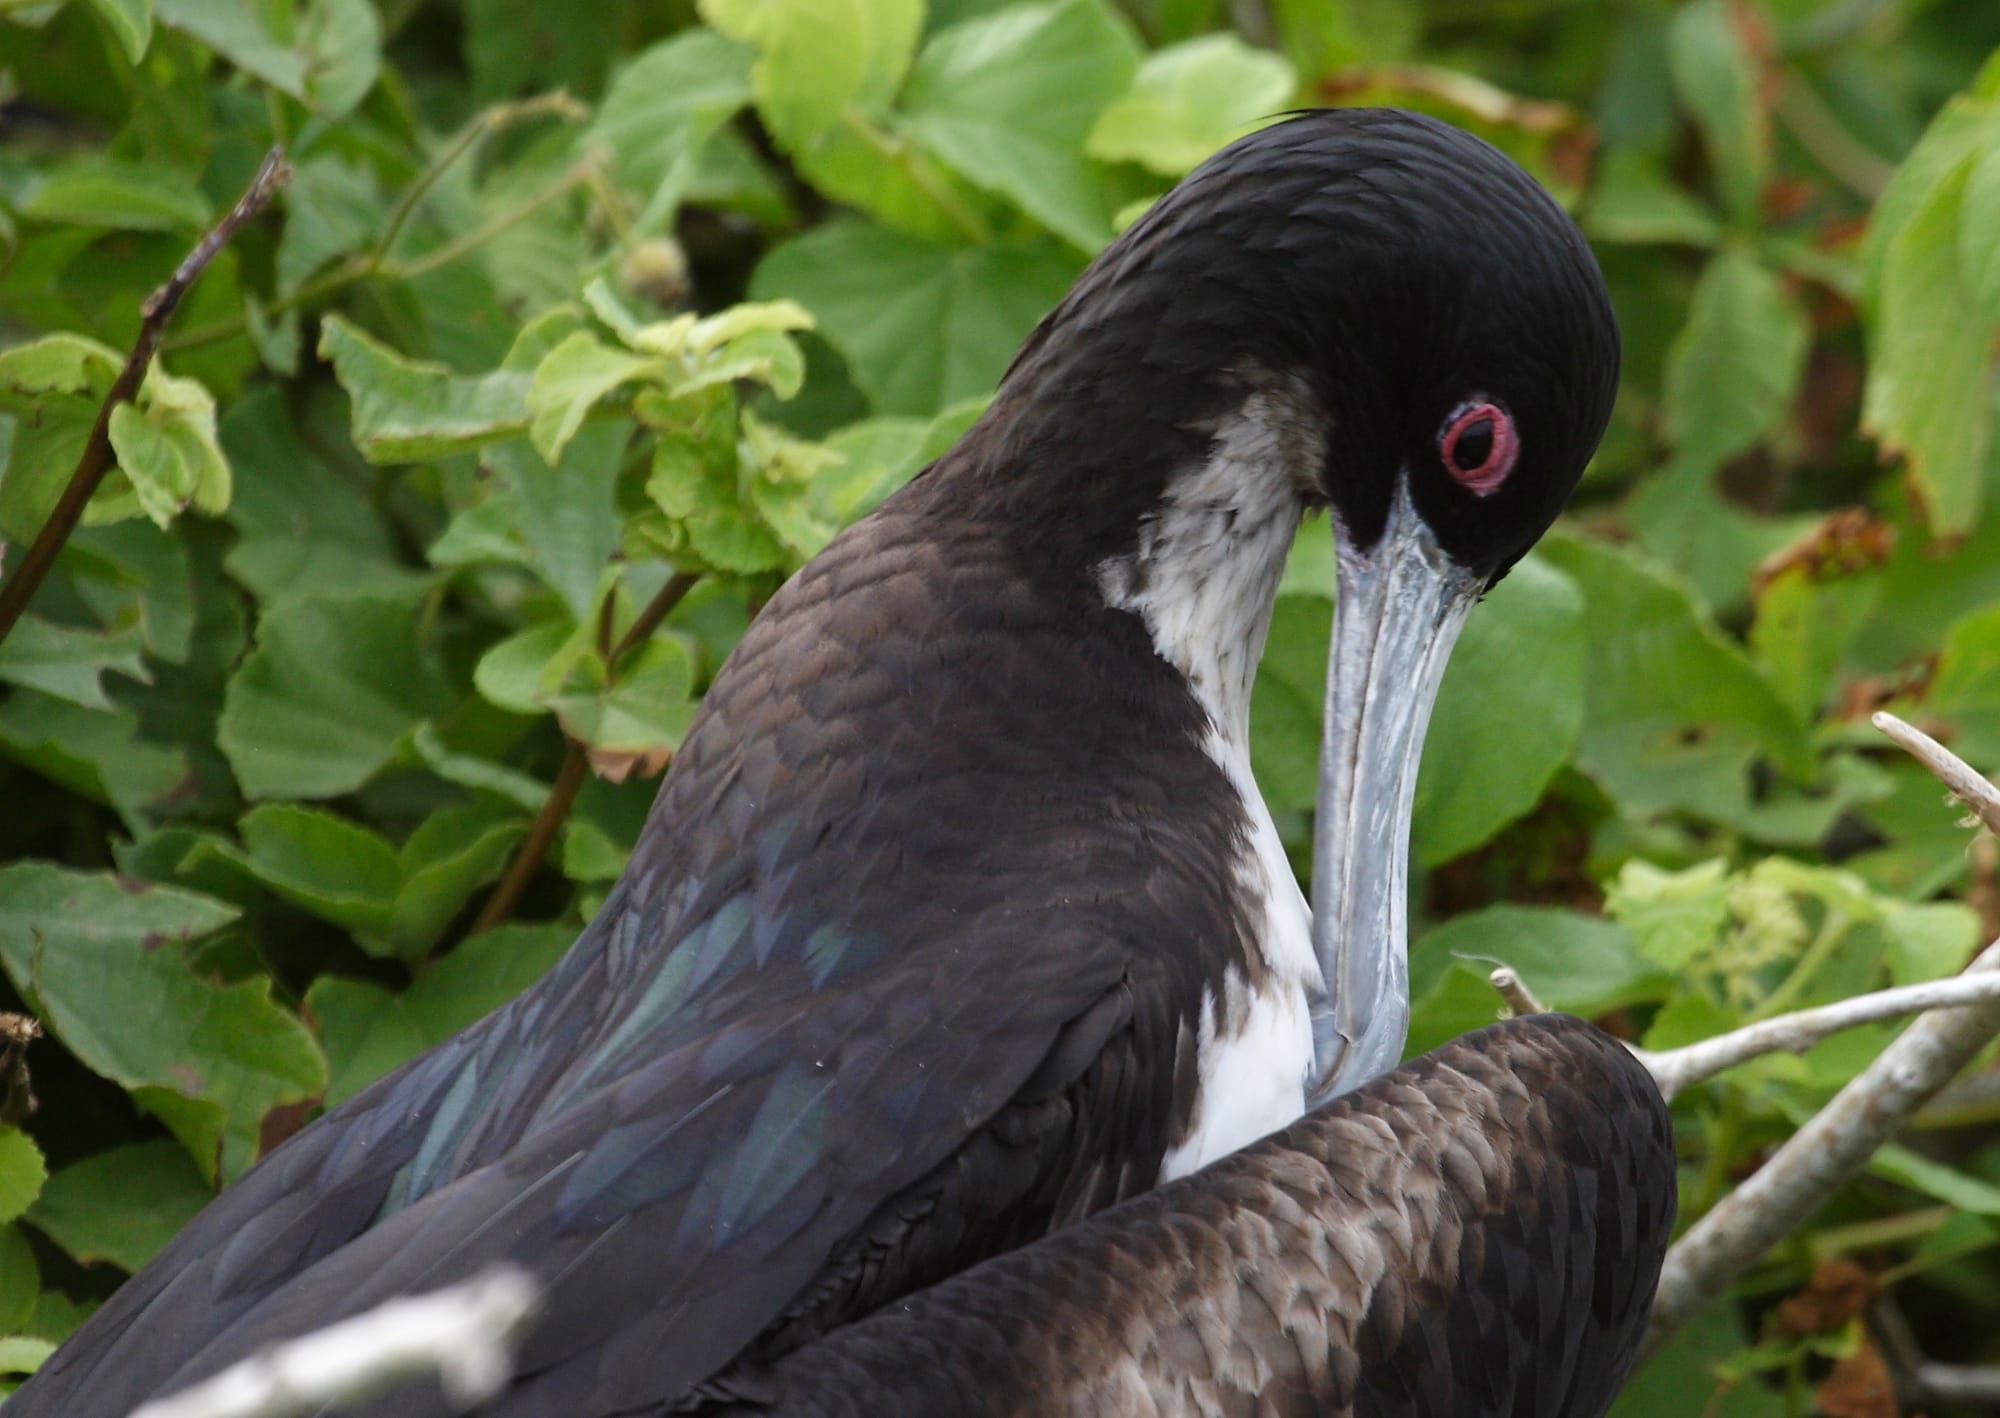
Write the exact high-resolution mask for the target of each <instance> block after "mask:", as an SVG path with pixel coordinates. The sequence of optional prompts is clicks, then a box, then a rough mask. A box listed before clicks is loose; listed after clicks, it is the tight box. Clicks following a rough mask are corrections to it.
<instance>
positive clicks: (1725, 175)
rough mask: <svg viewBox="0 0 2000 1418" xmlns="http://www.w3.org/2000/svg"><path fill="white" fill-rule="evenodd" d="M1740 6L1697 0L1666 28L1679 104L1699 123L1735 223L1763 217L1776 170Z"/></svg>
mask: <svg viewBox="0 0 2000 1418" xmlns="http://www.w3.org/2000/svg"><path fill="white" fill-rule="evenodd" d="M1748 23H1751V21H1749V20H1748V19H1741V20H1739V18H1738V15H1737V12H1736V11H1735V10H1734V9H1733V8H1732V6H1731V5H1730V4H1729V3H1728V0H1695V3H1693V4H1690V5H1684V6H1682V7H1681V8H1680V10H1678V11H1677V12H1676V13H1675V15H1674V19H1673V23H1672V26H1671V27H1670V28H1669V29H1668V31H1667V65H1668V69H1669V71H1670V72H1671V73H1672V75H1673V81H1674V90H1675V93H1676V94H1677V96H1678V97H1679V99H1680V101H1681V104H1682V106H1683V107H1685V108H1686V109H1687V111H1688V116H1689V117H1691V118H1692V119H1693V120H1694V124H1695V127H1696V128H1698V129H1699V130H1700V131H1701V136H1702V142H1703V144H1704V146H1706V148H1707V149H1708V157H1709V161H1710V162H1712V163H1713V164H1714V165H1715V170H1716V181H1717V185H1718V186H1719V187H1720V188H1721V192H1722V198H1723V202H1724V205H1725V206H1727V207H1728V208H1729V210H1730V212H1731V214H1732V215H1733V216H1734V217H1735V219H1736V221H1737V223H1738V224H1739V225H1743V226H1746V227H1747V226H1749V225H1751V224H1752V223H1754V222H1755V221H1756V218H1757V202H1758V198H1759V197H1760V196H1761V195H1762V193H1763V190H1764V183H1765V181H1766V180H1767V179H1768V178H1769V176H1770V167H1771V123H1770V116H1769V115H1768V114H1767V113H1766V112H1765V110H1764V104H1763V100H1762V98H1761V97H1760V96H1759V93H1758V88H1759V84H1760V81H1761V79H1760V75H1759V74H1758V71H1757V64H1756V61H1755V60H1754V59H1753V58H1752V57H1751V55H1750V52H1749V49H1748V47H1747V45H1746V44H1745V41H1744V37H1743V35H1742V34H1741V33H1740V32H1739V29H1738V26H1739V24H1748Z"/></svg>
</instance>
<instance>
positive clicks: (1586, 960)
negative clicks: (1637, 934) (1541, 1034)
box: [1410, 906, 1672, 1017]
mask: <svg viewBox="0 0 2000 1418" xmlns="http://www.w3.org/2000/svg"><path fill="white" fill-rule="evenodd" d="M1453 962H1463V963H1466V964H1469V965H1471V966H1473V967H1475V968H1476V969H1478V970H1479V971H1480V972H1481V974H1482V983H1483V982H1484V975H1485V974H1486V973H1490V972H1491V970H1492V968H1493V967H1494V966H1496V965H1507V966H1511V967H1512V968H1513V969H1514V970H1515V971H1516V972H1517V973H1518V974H1519V975H1520V976H1521V978H1522V979H1523V980H1524V981H1525V982H1526V983H1527V986H1528V988H1529V989H1530V990H1531V991H1533V992H1534V994H1535V997H1536V998H1537V999H1539V1000H1541V1002H1542V1003H1543V1004H1545V1005H1547V1006H1548V1007H1549V1008H1550V1009H1560V1010H1567V1011H1568V1012H1569V1013H1571V1014H1580V1015H1584V1016H1586V1017H1589V1016H1592V1015H1598V1014H1603V1013H1605V1012H1607V1011H1609V1010H1613V1009H1619V1008H1622V1007H1624V1006H1626V1005H1629V1004H1634V1003H1638V1002H1641V1001H1645V1000H1650V999H1656V998H1658V997H1660V996H1662V995H1664V994H1665V993H1667V991H1668V989H1669V988H1670V986H1671V983H1672V982H1671V980H1670V978H1669V977H1668V976H1667V975H1665V974H1664V973H1662V972H1661V971H1660V970H1659V969H1658V968H1656V967H1655V966H1654V965H1653V964H1652V963H1650V962H1649V961H1648V959H1647V958H1646V957H1644V956H1642V955H1641V954H1640V953H1639V951H1638V950H1637V949H1636V948H1635V947H1634V944H1633V940H1632V936H1631V935H1630V934H1629V933H1628V932H1627V931H1626V930H1625V928H1624V927H1623V926H1621V925H1618V924H1616V923H1614V922H1611V921H1606V920H1602V919H1600V918H1598V917H1595V916H1584V915H1579V914H1577V913H1576V912H1574V911H1559V910H1556V909H1554V908H1551V907H1543V906H1489V907H1488V908H1486V909H1485V910H1483V911H1475V912H1473V913H1471V914H1470V915H1465V916H1458V917H1455V918H1454V919H1452V920H1450V921H1447V922H1445V923H1444V924H1443V925H1441V926H1437V927H1435V928H1433V929H1431V930H1429V931H1426V932H1424V934H1423V935H1422V936H1421V937H1419V938H1418V940H1417V943H1416V945H1415V946H1414V947H1413V948H1412V949H1411V951H1410V988H1411V991H1412V992H1413V993H1415V992H1417V991H1418V990H1419V989H1421V988H1425V987H1427V984H1428V982H1429V981H1431V980H1433V979H1435V978H1440V977H1442V976H1443V975H1444V973H1445V972H1446V970H1448V969H1449V968H1450V967H1451V965H1452V963H1453ZM1487 989H1488V993H1489V994H1490V993H1491V990H1492V987H1491V986H1490V985H1489V986H1487Z"/></svg>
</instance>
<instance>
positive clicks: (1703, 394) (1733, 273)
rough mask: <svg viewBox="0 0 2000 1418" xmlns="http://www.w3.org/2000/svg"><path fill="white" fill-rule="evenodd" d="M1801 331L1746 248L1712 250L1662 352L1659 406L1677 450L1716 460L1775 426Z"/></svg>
mask: <svg viewBox="0 0 2000 1418" xmlns="http://www.w3.org/2000/svg"><path fill="white" fill-rule="evenodd" d="M1810 333H1811V332H1810V330H1809V329H1808V325H1807V321H1806V314H1805V311H1804V310H1803V309H1801V308H1800V306H1799V303H1798V302H1797V301H1796V300H1795V299H1793V298H1792V296H1791V295H1790V294H1789V293H1788V292H1787V291H1786V290H1785V286H1784V283H1783V281H1781V280H1780V279H1779V278H1778V277H1777V276H1776V275H1774V274H1773V273H1772V272H1771V271H1769V270H1767V269H1765V267H1763V266H1762V265H1760V264H1759V263H1758V261H1757V258H1756V257H1755V256H1753V255H1752V254H1751V253H1750V252H1749V251H1748V250H1746V249H1745V248H1743V247H1741V246H1736V245H1729V246H1725V247H1723V248H1722V249H1721V250H1720V251H1718V252H1717V253H1716V254H1715V256H1714V257H1713V258H1712V259H1711V260H1710V261H1709V263H1708V266H1707V267H1706V269H1704V270H1703V272H1702V275H1701V279H1700V280H1699V281H1697V282H1696V283H1695V288H1694V296H1693V299H1692V300H1691V301H1690V302H1689V305H1688V317H1687V324H1686V325H1685V326H1683V327H1682V329H1681V333H1680V334H1679V336H1677V337H1676V338H1675V340H1674V343H1673V347H1672V348H1671V349H1670V350H1669V351H1668V352H1667V372H1666V388H1665V391H1664V395H1663V400H1662V403H1663V412H1664V414H1665V422H1666V431H1667V436H1668V437H1669V438H1670V439H1672V440H1673V442H1674V445H1675V447H1676V449H1677V450H1678V452H1679V455H1680V458H1681V459H1682V460H1684V461H1685V462H1686V463H1689V464H1692V465H1693V466H1695V467H1698V468H1702V469H1713V468H1718V467H1720V466H1721V465H1722V464H1724V463H1726V462H1728V461H1729V460H1730V459H1731V458H1734V457H1736V456H1738V455H1739V454H1742V453H1744V452H1747V451H1748V450H1749V449H1750V448H1752V447H1754V446H1755V445H1756V444H1757V443H1758V442H1760V441H1761V440H1762V439H1764V438H1765V437H1766V436H1767V435H1768V434H1769V433H1770V432H1771V431H1772V430H1773V429H1774V428H1777V427H1778V426H1779V425H1781V424H1782V423H1783V422H1784V421H1785V419H1786V417H1787V415H1788V414H1789V412H1790V410H1791V407H1792V402H1793V400H1794V399H1795V398H1796V397H1797V395H1798V388H1799V377H1800V375H1801V373H1802V372H1803V371H1804V369H1805V357H1806V346H1807V343H1808V339H1809V336H1810Z"/></svg>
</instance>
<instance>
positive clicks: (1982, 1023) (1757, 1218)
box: [1646, 944, 2000, 1347]
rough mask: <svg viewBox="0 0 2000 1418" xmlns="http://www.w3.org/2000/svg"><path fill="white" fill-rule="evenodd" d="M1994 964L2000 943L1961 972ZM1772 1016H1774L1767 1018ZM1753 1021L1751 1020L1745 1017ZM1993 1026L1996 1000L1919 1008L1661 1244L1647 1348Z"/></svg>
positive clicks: (1807, 1208)
mask: <svg viewBox="0 0 2000 1418" xmlns="http://www.w3.org/2000/svg"><path fill="white" fill-rule="evenodd" d="M1996 969H2000V944H1995V945H1991V946H1988V947H1987V948H1986V949H1985V950H1984V951H1982V952H1981V953H1980V955H1979V958H1978V959H1976V960H1975V961H1973V962H1972V964H1971V965H1969V966H1967V967H1966V974H1967V975H1972V974H1975V973H1991V972H1993V971H1995V970H1996ZM1769 1022H1772V1023H1778V1022H1782V1021H1769ZM1753 1027H1755V1026H1753ZM1996 1030H2000V1002H1987V1003H1982V1004H1968V1005H1964V1006H1963V1007H1961V1008H1955V1009H1947V1010H1939V1011H1937V1012H1936V1013H1933V1014H1926V1015H1924V1016H1923V1017H1922V1018H1921V1019H1919V1020H1917V1022H1916V1023H1914V1024H1912V1025H1911V1026H1910V1027H1909V1028H1908V1029H1906V1030H1904V1031H1903V1033H1902V1034H1901V1036H1899V1037H1898V1038H1897V1039H1896V1040H1895V1042H1893V1043H1892V1044H1890V1045H1889V1047H1888V1048H1886V1049H1884V1050H1883V1051H1882V1052H1881V1054H1880V1055H1879V1056H1878V1057H1877V1058H1876V1059H1875V1061H1874V1062H1873V1063H1871V1064H1870V1065H1869V1066H1868V1067H1867V1068H1865V1069H1863V1070H1862V1071H1861V1073H1860V1075H1859V1076H1858V1077H1856V1078H1855V1079H1853V1080H1852V1081H1851V1082H1849V1083H1848V1085H1847V1086H1846V1087H1845V1088H1843V1089H1841V1090H1840V1092H1839V1093H1837V1094H1835V1095H1834V1098H1833V1101H1832V1102H1831V1103H1828V1104H1827V1105H1826V1106H1825V1107H1824V1108H1822V1109H1820V1111H1819V1112H1818V1113H1816V1114H1814V1115H1813V1117H1812V1118H1811V1119H1810V1120H1809V1121H1808V1122H1807V1123H1806V1124H1805V1126H1804V1127H1802V1128H1800V1129H1799V1130H1798V1131H1797V1132H1796V1133H1794V1134H1793V1135H1792V1137H1791V1139H1790V1140H1789V1141H1787V1142H1786V1143H1785V1145H1784V1146H1783V1147H1780V1148H1779V1149H1778V1150H1777V1152H1776V1153H1774V1154H1773V1155H1772V1157H1771V1160H1770V1161H1768V1162H1766V1163H1765V1164H1764V1165H1763V1166H1762V1167H1760V1168H1758V1169H1757V1171H1756V1172H1755V1174H1753V1175H1752V1176H1751V1177H1750V1179H1749V1180H1748V1181H1746V1182H1744V1183H1742V1185H1740V1186H1738V1187H1737V1188H1736V1190H1735V1191H1733V1192H1731V1193H1729V1195H1727V1196H1725V1197H1724V1198H1722V1200H1721V1201H1718V1202H1717V1203H1716V1204H1715V1206H1714V1208H1713V1209H1712V1210H1711V1211H1709V1213H1708V1214H1707V1215H1706V1216H1704V1217H1702V1218H1701V1220H1699V1221H1697V1222H1696V1223H1695V1224H1694V1225H1693V1226H1692V1227H1691V1228H1690V1229H1689V1230H1688V1233H1687V1234H1686V1235H1685V1236H1682V1237H1681V1238H1680V1240H1679V1241H1677V1242H1675V1243H1674V1247H1673V1249H1672V1250H1670V1251H1668V1252H1667V1260H1666V1265H1665V1266H1664V1268H1663V1269H1662V1270H1661V1272H1660V1289H1659V1294H1658V1296H1657V1298H1656V1299H1655V1300H1654V1302H1653V1327H1652V1332H1651V1333H1650V1334H1649V1335H1648V1336H1647V1341H1646V1342H1647V1344H1648V1346H1649V1347H1652V1346H1657V1345H1658V1344H1659V1343H1660V1342H1661V1341H1662V1340H1664V1339H1665V1338H1666V1337H1667V1336H1669V1335H1671V1334H1672V1333H1673V1332H1674V1331H1675V1330H1677V1329H1679V1328H1680V1327H1681V1326H1682V1325H1684V1324H1686V1323H1687V1322H1688V1321H1689V1320H1690V1319H1692V1318H1694V1316H1695V1314H1696V1313H1697V1312H1699V1311H1700V1310H1701V1308H1702V1307H1703V1306H1704V1305H1706V1304H1707V1303H1708V1302H1709V1301H1710V1300H1712V1299H1714V1298H1715V1297H1716V1296H1717V1295H1719V1294H1720V1293H1721V1292H1722V1290H1723V1288H1724V1287H1725V1286H1727V1285H1728V1284H1729V1282H1730V1280H1732V1279H1733V1278H1734V1277H1735V1276H1736V1275H1737V1274H1738V1273H1739V1272H1741V1271H1742V1270H1743V1269H1744V1268H1745V1267H1746V1266H1748V1265H1750V1264H1751V1263H1752V1262H1753V1261H1755V1260H1756V1259H1757V1257H1758V1256H1760V1255H1762V1254H1763V1253H1764V1252H1765V1251H1767V1250H1769V1249H1770V1248H1771V1247H1772V1246H1774V1245H1776V1244H1777V1243H1778V1242H1779V1241H1781V1240H1783V1239H1784V1238H1785V1236H1786V1235H1788V1234H1789V1233H1790V1232H1792V1231H1794V1230H1796V1229H1797V1228H1798V1227H1799V1226H1801V1225H1803V1224H1804V1222H1805V1221H1806V1219H1807V1218H1808V1217H1810V1216H1811V1215H1812V1214H1813V1212H1815V1211H1817V1210H1818V1209H1819V1208H1820V1206H1821V1204H1822V1203H1824V1202H1825V1201H1826V1199H1827V1198H1828V1197H1829V1196H1831V1195H1833V1193H1834V1192H1835V1191H1836V1190H1838V1189H1839V1188H1840V1187H1841V1186H1842V1185H1843V1184H1845V1183H1846V1181H1847V1180H1848V1178H1850V1177H1852V1176H1853V1175H1854V1174H1855V1173H1856V1172H1858V1171H1859V1170H1860V1169H1861V1168H1862V1166H1863V1165H1864V1164H1865V1163H1866V1162H1867V1161H1868V1159H1869V1157H1870V1156H1872V1155H1873V1154H1874V1152H1875V1149H1876V1148H1878V1147H1880V1146H1881V1145H1882V1144H1883V1143H1885V1142H1887V1141H1888V1140H1889V1139H1890V1138H1891V1137H1893V1136H1895V1134H1896V1133H1897V1132H1899V1131H1901V1129H1902V1127H1903V1124H1904V1123H1905V1122H1907V1121H1908V1120H1909V1118H1910V1116H1911V1115H1912V1114H1914V1113H1915V1112H1916V1111H1917V1109H1918V1108H1921V1107H1922V1106H1923V1105H1924V1104H1925V1102H1927V1101H1928V1100H1929V1099H1930V1098H1931V1096H1932V1095H1933V1094H1935V1093H1936V1092H1937V1091H1938V1090H1939V1089H1941V1088H1943V1087H1944V1085H1945V1084H1946V1083H1948V1082H1950V1081H1951V1078H1952V1076H1953V1075H1954V1074H1956V1073H1957V1072H1958V1071H1959V1070H1960V1069H1962V1068H1964V1067H1965V1066H1966V1065H1967V1064H1968V1063H1970V1062H1972V1059H1973V1056H1974V1055H1976V1054H1977V1053H1978V1052H1979V1051H1980V1050H1981V1049H1983V1048H1985V1047H1986V1045H1987V1044H1988V1043H1989V1042H1991V1041H1992V1038H1993V1035H1994V1033H1995V1031H1996Z"/></svg>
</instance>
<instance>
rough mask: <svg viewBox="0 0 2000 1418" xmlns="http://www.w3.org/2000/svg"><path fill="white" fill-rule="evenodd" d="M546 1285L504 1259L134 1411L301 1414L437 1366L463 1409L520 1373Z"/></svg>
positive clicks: (173, 1415)
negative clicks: (517, 1360)
mask: <svg viewBox="0 0 2000 1418" xmlns="http://www.w3.org/2000/svg"><path fill="white" fill-rule="evenodd" d="M539 1302H540V1291H539V1287H538V1286H537V1285H536V1284H535V1281H534V1279H533V1278H532V1277H531V1276H529V1274H528V1273H527V1272H526V1271H524V1270H522V1269H520V1268H519V1267H518V1266H512V1265H502V1266H496V1267H494V1268H493V1269H491V1270H489V1271H486V1272H485V1273H484V1274H481V1275H476V1276H474V1277H473V1278H472V1279H470V1280H468V1281H466V1282H464V1283H463V1284H460V1285H454V1286H452V1287H451V1288H449V1289H446V1290H437V1291H434V1292H432V1293H431V1294H428V1295H414V1296H404V1297H402V1298H400V1299H395V1300H390V1301H389V1302H388V1303H386V1304H383V1305H380V1306H378V1307H377V1308H375V1309H372V1310H368V1311H366V1312H364V1313H362V1314H359V1315H356V1316H354V1318H352V1319H347V1320H342V1321H340V1323H338V1324H333V1325H328V1326H327V1327H326V1328H325V1329H322V1330H317V1331H315V1332H314V1333H312V1334H308V1335H304V1336H302V1337H300V1338H298V1339H293V1340H289V1341H287V1342H285V1343H282V1344H275V1345H272V1346H271V1347H269V1348H267V1349H263V1350H260V1351H259V1352H257V1353H255V1354H252V1355H251V1356H250V1357H249V1358H247V1359H245V1360H243V1361H242V1362H241V1363H238V1364H233V1365H231V1366H230V1367H229V1368H227V1369H224V1370H223V1371H222V1372H221V1373H219V1374H217V1375H216V1376H215V1377H214V1378H212V1379H208V1380H205V1381H203V1382H202V1383H199V1384H196V1385H195V1386H194V1387H193V1388H189V1389H183V1390H182V1391H181V1392H180V1393H177V1394H175V1395H174V1396H172V1397H171V1398H160V1399H154V1400H153V1401H152V1402H150V1403H146V1404H143V1405H142V1406H140V1407H139V1408H137V1409H135V1410H133V1412H132V1415H131V1418H292V1415H294V1414H303V1413H314V1412H318V1411H319V1410H320V1409H322V1408H323V1407H325V1406H327V1405H329V1404H338V1405H342V1406H345V1405H348V1404H353V1403H357V1402H360V1401H362V1400H364V1399H368V1398H372V1397H375V1396H377V1395H379V1394H382V1393H385V1392H387V1391H388V1390H390V1389H392V1388H395V1387H397V1386H399V1385H401V1384H404V1383H408V1382H409V1381H410V1380H412V1379H418V1378H423V1377H426V1376H428V1375H436V1376H437V1378H438V1380H439V1381H440V1383H442V1385H443V1386H444V1391H445V1396H446V1397H447V1398H448V1399H449V1400H450V1401H451V1402H452V1403H454V1404H456V1405H457V1406H458V1407H460V1408H471V1407H473V1406H474V1405H475V1404H479V1403H484V1402H485V1401H486V1400H488V1399H490V1398H492V1397H494V1396H495V1395H496V1394H498V1393H499V1392H500V1390H501V1389H503V1388H505V1387H506V1386H507V1381H508V1379H510V1378H511V1377H512V1376H513V1373H514V1349H515V1346H516V1345H518V1344H519V1342H520V1340H521V1339H522V1337H523V1336H524V1335H525V1334H526V1333H527V1330H528V1327H529V1325H530V1324H532V1323H533V1321H534V1318H535V1313H536V1310H537V1308H538V1305H539Z"/></svg>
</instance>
